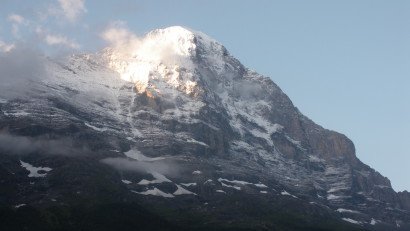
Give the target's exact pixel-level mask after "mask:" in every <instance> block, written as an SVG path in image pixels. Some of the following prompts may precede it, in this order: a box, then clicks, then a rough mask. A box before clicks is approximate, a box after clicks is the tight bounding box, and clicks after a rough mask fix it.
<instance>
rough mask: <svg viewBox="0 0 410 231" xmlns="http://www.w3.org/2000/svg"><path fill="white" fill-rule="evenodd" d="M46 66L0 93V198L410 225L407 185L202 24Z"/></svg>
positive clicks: (190, 215)
mask: <svg viewBox="0 0 410 231" xmlns="http://www.w3.org/2000/svg"><path fill="white" fill-rule="evenodd" d="M47 70H48V73H49V76H48V77H47V78H44V79H43V80H42V81H40V82H38V83H37V84H35V85H34V86H33V90H32V91H30V94H29V95H27V96H25V97H20V98H14V99H3V100H1V101H0V102H1V103H0V109H1V113H0V130H1V131H2V134H1V137H0V142H1V146H2V148H1V151H0V154H1V155H0V162H1V166H0V170H1V171H0V173H1V174H2V179H4V180H3V181H2V182H1V184H2V185H3V186H2V188H3V189H4V190H3V192H1V194H0V201H1V203H2V204H4V205H7V206H15V207H24V205H31V206H38V207H42V208H48V207H50V206H57V205H58V206H61V205H67V204H68V205H70V201H76V200H77V199H81V200H88V201H93V200H90V198H93V197H94V198H98V201H101V200H107V201H113V203H117V202H121V203H123V202H131V201H132V202H138V206H141V207H143V208H144V209H147V208H148V210H150V212H152V213H154V214H158V215H159V216H161V217H162V218H164V217H165V219H167V220H168V221H169V220H175V221H176V224H177V225H183V226H184V227H196V228H198V227H197V226H195V225H199V223H201V224H202V223H206V224H210V225H211V226H209V227H214V226H213V225H215V226H218V227H227V228H229V227H231V228H238V227H246V228H249V229H254V230H269V229H274V228H276V229H278V230H306V227H316V228H318V227H321V228H329V227H332V228H334V227H337V226H338V225H340V224H341V223H340V222H342V223H345V225H347V227H350V225H353V226H352V227H350V228H351V230H356V228H357V227H358V229H361V228H360V227H359V226H362V227H364V228H368V229H372V230H382V229H389V230H395V229H397V230H409V225H410V204H409V201H410V195H409V193H407V192H402V193H396V192H395V191H394V190H393V189H392V187H391V184H390V181H389V180H388V179H387V178H385V177H383V176H382V175H380V174H379V173H378V172H376V171H375V170H373V169H372V168H370V167H369V166H367V165H365V164H363V163H362V162H361V161H360V160H359V159H358V158H357V157H356V154H355V148H354V145H353V143H352V141H350V140H349V139H348V138H347V137H346V136H344V135H342V134H339V133H337V132H334V131H330V130H327V129H324V128H322V127H321V126H319V125H317V124H315V123H314V122H313V121H311V120H310V119H309V118H307V117H306V116H304V115H302V114H301V113H300V112H299V111H298V109H297V108H296V107H295V106H294V105H293V104H292V102H291V100H290V99H289V98H288V97H287V96H286V95H285V94H284V93H283V92H282V90H281V89H280V88H279V87H278V86H277V85H276V84H275V83H273V82H272V80H271V79H270V78H268V77H265V76H261V75H259V74H258V73H256V72H255V71H252V70H249V69H247V68H246V67H244V66H243V65H242V64H241V63H240V62H239V61H238V60H237V59H235V58H234V57H233V56H231V55H230V54H229V52H228V51H227V50H226V49H225V48H224V47H223V46H222V45H221V44H220V43H218V42H217V41H215V40H213V39H212V38H209V37H208V36H207V35H205V34H203V33H201V32H196V31H193V30H190V29H186V28H183V27H170V28H166V29H161V30H155V31H152V32H150V33H149V34H148V35H147V36H146V38H144V39H143V40H142V41H141V44H140V45H139V46H138V49H135V50H132V49H131V50H123V49H119V48H116V47H112V48H107V49H105V50H104V51H103V52H101V53H100V54H97V55H74V56H71V57H68V58H67V59H66V60H53V59H49V60H48V62H47ZM21 144H24V145H21ZM95 195H97V196H95ZM84 198H87V199H84ZM96 200H97V199H96ZM23 204H24V205H23ZM93 206H94V205H93ZM181 211H185V212H181ZM279 217H282V218H283V219H282V220H281V219H279ZM303 217H305V218H303ZM314 217H317V220H315V219H313V218H314ZM311 218H312V219H311ZM67 219H71V217H70V218H67ZM287 220H298V221H300V224H303V225H301V226H300V227H299V226H297V227H296V226H294V227H293V226H292V225H290V223H291V222H290V223H286V222H285V223H286V224H284V223H281V222H282V221H287ZM308 221H309V222H308ZM325 221H326V222H325ZM198 222H199V223H198ZM305 222H306V223H305ZM333 222H336V223H337V225H335V224H336V223H333ZM338 222H339V223H338ZM233 224H235V225H233ZM354 226H357V227H356V228H354ZM285 227H287V229H286V228H285ZM312 229H313V228H312ZM313 230H314V229H313ZM330 230H337V229H330ZM345 230H349V229H348V228H346V229H345Z"/></svg>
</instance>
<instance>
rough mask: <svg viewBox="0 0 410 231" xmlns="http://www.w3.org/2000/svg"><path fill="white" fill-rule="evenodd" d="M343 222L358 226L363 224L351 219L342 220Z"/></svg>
mask: <svg viewBox="0 0 410 231" xmlns="http://www.w3.org/2000/svg"><path fill="white" fill-rule="evenodd" d="M342 220H344V221H347V222H349V223H352V224H356V225H360V224H362V222H360V221H356V220H353V219H351V218H342Z"/></svg>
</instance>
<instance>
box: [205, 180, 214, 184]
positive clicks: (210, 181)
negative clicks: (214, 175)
mask: <svg viewBox="0 0 410 231" xmlns="http://www.w3.org/2000/svg"><path fill="white" fill-rule="evenodd" d="M212 182H214V181H213V180H211V179H208V180H207V181H205V182H204V184H210V183H212Z"/></svg>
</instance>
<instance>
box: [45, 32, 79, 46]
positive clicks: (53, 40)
mask: <svg viewBox="0 0 410 231" xmlns="http://www.w3.org/2000/svg"><path fill="white" fill-rule="evenodd" d="M45 40H46V42H47V44H48V45H64V46H67V47H69V48H72V49H80V48H81V46H80V44H78V43H77V42H75V41H74V40H70V39H68V38H66V37H64V36H60V35H46V37H45Z"/></svg>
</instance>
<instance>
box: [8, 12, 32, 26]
mask: <svg viewBox="0 0 410 231" xmlns="http://www.w3.org/2000/svg"><path fill="white" fill-rule="evenodd" d="M9 20H10V21H11V22H13V23H17V24H23V25H27V24H28V23H29V21H28V20H27V19H25V18H24V17H23V16H21V15H18V14H10V15H9Z"/></svg>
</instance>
